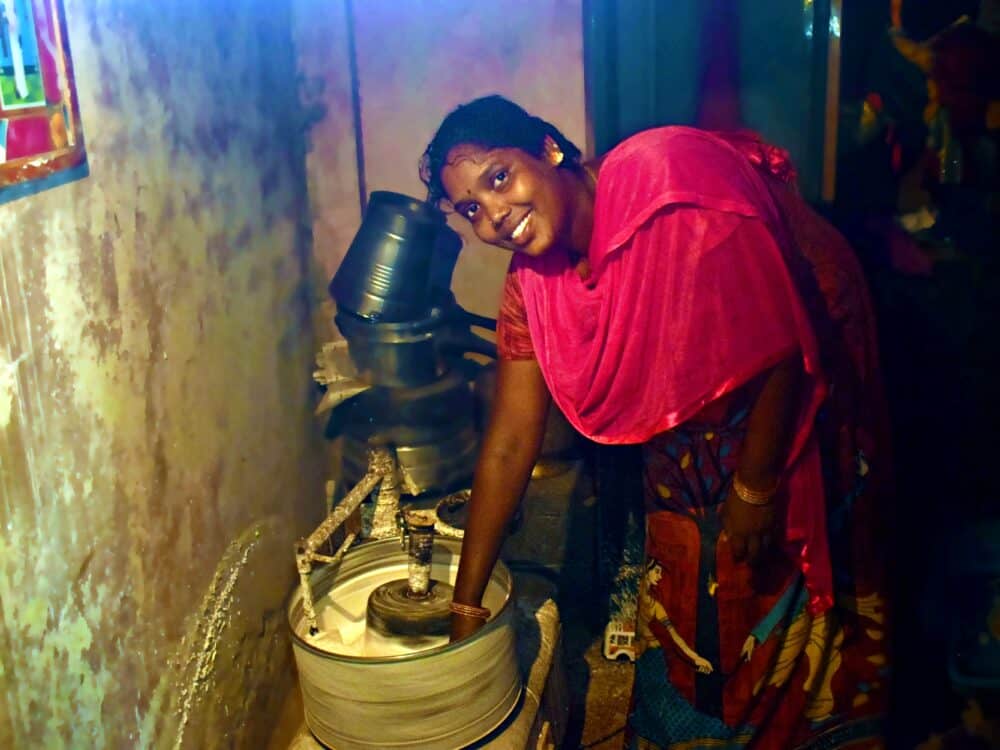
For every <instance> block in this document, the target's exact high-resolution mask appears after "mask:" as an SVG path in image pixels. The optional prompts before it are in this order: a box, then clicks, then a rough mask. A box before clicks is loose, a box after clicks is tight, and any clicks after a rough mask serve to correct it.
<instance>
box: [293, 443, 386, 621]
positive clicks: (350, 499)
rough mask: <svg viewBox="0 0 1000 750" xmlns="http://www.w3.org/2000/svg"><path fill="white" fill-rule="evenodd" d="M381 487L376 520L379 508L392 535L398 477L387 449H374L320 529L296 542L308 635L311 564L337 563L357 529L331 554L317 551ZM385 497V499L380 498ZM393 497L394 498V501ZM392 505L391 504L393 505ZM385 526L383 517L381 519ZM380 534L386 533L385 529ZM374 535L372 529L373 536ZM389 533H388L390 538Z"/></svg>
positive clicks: (313, 616)
mask: <svg viewBox="0 0 1000 750" xmlns="http://www.w3.org/2000/svg"><path fill="white" fill-rule="evenodd" d="M380 483H381V484H382V488H381V490H380V492H379V499H378V502H377V504H376V519H379V509H380V508H381V515H382V516H384V517H390V513H391V519H392V525H393V533H395V519H396V513H397V512H398V510H399V480H398V478H397V471H396V460H395V458H394V457H393V454H392V452H391V451H390V450H388V449H386V448H375V449H373V450H372V451H371V453H370V454H369V458H368V473H367V474H365V475H364V477H362V478H361V481H360V482H358V483H357V484H356V485H354V487H352V488H351V491H350V492H348V493H347V495H346V496H345V497H344V499H343V500H342V501H341V502H340V503H339V504H338V505H337V506H336V507H335V508H334V509H333V510H332V511H330V513H329V514H327V516H326V518H324V519H323V521H322V522H321V523H320V525H319V526H317V527H316V529H315V530H314V531H313V532H312V533H311V534H310V535H309V536H308V537H306V538H305V539H300V540H299V541H297V542H296V543H295V567H296V569H297V570H298V573H299V582H300V583H301V585H302V610H303V612H304V614H305V616H306V621H307V622H308V623H309V634H310V635H315V634H316V633H318V632H319V627H318V625H317V619H316V608H315V605H314V602H313V594H312V587H311V586H310V585H309V574H310V573H311V572H312V564H313V562H325V563H336V562H339V561H340V559H341V558H342V557H343V556H344V554H345V553H346V552H347V548H348V547H350V546H351V544H352V543H353V542H354V540H355V539H357V536H358V531H357V529H350V530H349V531H348V533H347V536H346V537H345V538H344V542H343V543H342V544H341V545H340V548H339V549H338V550H337V552H336V553H335V554H334V555H324V554H321V553H318V552H316V550H317V549H319V546H320V545H321V544H323V543H324V542H325V541H326V540H327V539H329V538H330V535H331V534H333V532H334V531H336V530H337V529H338V528H339V527H340V526H341V525H343V524H344V523H345V522H347V521H348V519H349V518H350V517H351V516H352V514H353V513H354V512H355V511H356V510H357V509H358V506H359V505H361V503H362V501H363V500H364V499H365V498H366V497H368V496H369V495H370V494H371V493H372V491H373V490H374V489H375V488H376V487H378V486H379V484H380ZM383 496H384V497H383ZM393 498H394V499H393ZM393 503H394V504H393ZM381 522H382V525H383V526H384V525H385V523H386V521H385V518H382V519H381ZM382 533H385V532H384V530H383V531H382ZM372 535H373V536H374V529H373V534H372ZM391 535H392V534H388V536H391Z"/></svg>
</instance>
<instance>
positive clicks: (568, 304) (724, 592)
mask: <svg viewBox="0 0 1000 750" xmlns="http://www.w3.org/2000/svg"><path fill="white" fill-rule="evenodd" d="M422 177H423V179H424V181H425V183H426V184H427V186H428V190H429V196H430V199H431V200H432V201H438V202H440V201H445V202H447V203H448V204H450V206H451V207H452V208H453V209H454V210H455V211H456V212H457V213H459V214H460V215H461V216H463V217H464V218H465V219H466V220H468V221H469V222H470V223H471V225H472V228H473V230H474V231H475V233H476V234H477V235H478V236H479V237H480V238H481V239H483V240H484V241H486V242H488V243H490V244H493V245H497V246H499V247H502V248H505V249H507V250H511V251H513V258H512V261H511V266H510V271H509V272H508V275H507V279H506V285H505V289H504V298H503V304H502V308H501V313H500V317H499V321H498V330H497V335H498V349H499V352H500V362H499V365H498V377H497V394H496V399H495V402H494V411H493V415H492V419H491V422H490V426H489V429H488V431H487V434H486V435H485V436H484V440H483V445H482V449H481V453H480V457H479V460H478V464H477V467H476V475H475V479H474V482H473V488H472V501H471V507H470V513H469V519H468V523H467V525H466V536H465V542H464V544H463V552H462V564H461V568H460V571H459V576H458V580H457V582H456V586H455V602H454V604H453V607H452V611H453V613H454V614H453V621H452V637H453V639H458V638H462V637H464V636H466V635H468V634H470V633H472V632H474V631H475V629H477V628H478V627H479V626H481V625H482V623H483V622H484V621H485V619H486V617H488V613H487V612H486V611H485V610H484V609H482V608H481V606H480V604H481V597H482V592H483V589H484V587H485V584H486V581H487V578H488V575H489V572H490V570H491V569H492V566H493V564H494V562H495V561H496V558H497V555H498V552H499V548H500V544H501V542H502V536H503V531H504V529H505V527H506V525H507V522H508V520H509V518H510V517H511V515H512V513H513V512H514V510H515V508H516V506H517V503H518V502H519V499H520V497H521V495H522V493H523V491H524V488H525V485H526V483H527V481H528V477H529V473H530V470H531V467H532V465H533V464H534V461H535V459H536V457H537V453H538V450H539V445H540V443H541V438H542V433H543V429H544V424H545V419H546V415H547V410H548V408H549V403H550V400H555V402H556V404H557V406H558V407H559V408H560V409H561V410H562V411H563V412H564V414H565V415H566V417H567V418H568V419H569V421H570V422H571V423H572V424H573V425H574V426H575V427H576V428H577V429H578V430H580V431H581V432H582V433H583V434H584V435H586V436H588V437H589V438H591V439H593V440H596V441H598V442H603V443H619V444H621V443H633V444H642V445H643V456H644V473H645V495H646V554H647V560H649V561H650V563H648V564H647V568H648V569H650V570H652V569H653V568H654V567H656V568H658V569H659V570H660V571H661V575H652V576H647V580H646V584H645V587H646V590H645V591H644V594H645V595H644V596H643V597H641V600H640V612H639V620H640V624H641V625H642V626H644V627H647V628H648V629H649V631H650V632H651V634H652V636H654V637H655V641H656V642H657V643H658V645H659V647H657V648H649V647H648V645H649V644H648V643H646V644H645V645H646V646H647V647H646V648H645V649H644V650H643V652H642V653H641V655H640V656H639V659H638V661H637V663H636V680H635V688H634V691H633V700H632V710H631V713H630V716H629V727H628V737H629V740H628V741H629V743H630V746H631V747H641V748H646V747H649V748H668V747H676V748H682V747H683V748H700V747H722V746H724V747H744V746H753V747H758V748H782V749H783V748H792V747H812V746H815V747H848V746H849V747H852V748H853V747H878V746H879V740H878V736H879V733H880V726H879V721H878V718H879V716H880V715H881V712H882V710H883V708H884V701H885V683H886V676H887V666H886V657H885V649H886V641H885V622H884V613H883V610H882V599H881V591H882V578H881V567H880V566H879V565H878V564H877V559H878V555H877V554H876V552H877V545H876V543H875V539H876V536H875V534H876V533H877V531H876V528H875V527H876V523H875V519H876V514H875V510H876V506H875V505H874V504H873V498H874V497H875V496H876V494H877V493H878V492H879V491H880V490H881V489H882V486H883V484H884V482H883V480H882V477H883V475H884V473H885V472H884V467H885V466H886V465H887V457H886V455H885V453H884V449H883V444H884V440H883V437H884V436H883V432H882V429H881V421H880V417H881V414H882V402H881V400H880V398H881V394H880V392H879V384H878V376H877V367H876V352H875V342H874V334H873V326H872V320H871V314H870V307H869V304H868V299H867V296H866V292H865V289H864V283H863V280H862V277H861V273H860V270H859V268H858V265H857V263H856V261H855V259H854V258H853V256H852V254H851V252H850V249H849V248H848V247H847V246H846V244H845V243H844V241H843V239H842V238H841V237H840V236H839V235H838V234H837V233H836V232H835V230H833V229H832V227H830V226H829V225H828V224H826V223H825V222H824V221H822V220H821V219H820V218H819V217H818V216H816V215H815V214H814V213H813V212H812V211H811V210H810V209H809V208H808V207H807V206H806V204H805V203H804V202H803V201H802V200H801V199H799V198H798V197H797V195H796V194H795V193H794V189H793V188H792V186H791V183H792V181H793V179H794V172H793V170H792V168H791V166H790V164H789V162H788V159H787V156H786V155H785V154H784V152H782V151H780V150H778V149H775V148H773V147H770V146H767V145H765V144H763V143H761V142H760V141H759V140H757V139H756V138H753V137H751V136H747V135H726V136H723V135H720V134H712V133H707V132H703V131H698V130H694V129H691V128H678V127H671V128H659V129H655V130H650V131H646V132H643V133H639V134H638V135H636V136H633V137H631V138H629V139H628V140H626V141H625V142H623V143H622V144H621V145H619V146H617V147H616V148H615V149H613V150H612V151H611V152H610V153H609V154H607V155H606V156H605V157H604V158H603V159H601V160H600V161H599V162H595V163H592V164H583V163H582V162H581V160H580V151H579V149H577V148H576V147H575V146H574V145H573V144H572V143H570V142H569V141H568V140H567V139H566V138H565V137H564V136H563V135H562V134H561V133H560V132H559V131H558V130H557V129H556V128H555V127H554V126H552V125H550V124H549V123H547V122H544V121H542V120H540V119H538V118H534V117H531V116H530V115H528V114H527V113H526V112H524V110H522V109H521V108H520V107H518V106H517V105H515V104H513V103H511V102H509V101H507V100H505V99H503V98H501V97H497V96H493V97H486V98H483V99H479V100H476V101H473V102H471V103H469V104H467V105H464V106H462V107H459V108H458V109H457V110H455V111H454V112H452V113H451V114H449V115H448V117H447V118H445V120H444V122H443V123H442V124H441V127H440V128H439V130H438V132H437V134H436V135H435V137H434V139H433V141H432V142H431V144H430V145H429V146H428V148H427V151H426V152H425V154H424V160H423V164H422ZM653 561H655V566H654V565H653ZM659 612H664V613H669V617H666V616H662V617H661V616H658V613H659ZM665 623H666V624H665ZM649 640H650V639H648V638H647V639H644V643H645V641H649ZM640 648H641V646H640ZM692 655H694V656H696V657H697V658H694V657H693V656H692ZM706 665H707V666H706Z"/></svg>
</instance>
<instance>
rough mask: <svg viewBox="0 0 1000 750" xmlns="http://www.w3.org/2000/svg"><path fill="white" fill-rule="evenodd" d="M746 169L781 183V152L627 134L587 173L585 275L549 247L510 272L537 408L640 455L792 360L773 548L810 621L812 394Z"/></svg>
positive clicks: (822, 560) (774, 214) (811, 341)
mask: <svg viewBox="0 0 1000 750" xmlns="http://www.w3.org/2000/svg"><path fill="white" fill-rule="evenodd" d="M758 169H760V170H763V171H767V172H770V173H771V174H775V175H778V176H779V177H783V178H785V179H789V178H791V177H792V176H793V175H794V173H793V171H792V170H791V167H790V164H789V162H788V160H787V156H786V155H785V154H784V152H782V151H780V150H778V149H774V148H773V147H769V146H766V145H765V144H762V143H761V142H760V141H758V140H755V139H753V138H750V137H743V136H731V137H730V136H727V137H720V136H719V135H715V134H711V133H708V132H704V131H700V130H695V129H692V128H684V127H666V128H658V129H655V130H648V131H645V132H642V133H640V134H638V135H636V136H633V137H632V138H630V139H628V140H626V141H625V142H623V143H622V144H621V145H619V146H618V147H616V148H615V149H614V150H613V151H611V152H610V153H609V154H608V156H607V157H606V159H605V160H604V162H603V164H602V166H601V173H600V178H599V180H598V184H597V195H596V202H595V206H594V228H593V235H592V237H591V241H590V247H589V253H588V255H589V261H590V267H591V274H590V276H589V277H588V278H587V279H586V280H582V279H581V278H580V277H579V275H578V274H577V272H576V271H575V269H574V268H573V266H572V264H571V262H570V259H569V256H568V254H567V253H566V252H564V251H560V250H553V251H550V252H549V253H546V254H545V255H543V256H540V257H537V258H532V257H528V256H520V255H519V256H517V257H516V258H515V260H514V261H513V264H512V268H513V270H514V273H516V274H517V277H518V281H519V282H520V285H521V288H522V291H523V294H524V302H525V311H526V313H527V318H528V327H529V329H530V331H531V338H532V343H533V346H534V349H535V354H536V356H537V358H538V362H539V365H540V367H541V370H542V373H543V375H544V377H545V380H546V383H547V384H548V387H549V390H550V391H551V393H552V397H553V399H554V400H555V402H556V404H557V405H558V406H559V408H560V409H561V410H562V411H563V413H564V414H565V415H566V417H567V419H568V420H569V421H570V422H571V423H572V424H573V425H574V426H575V427H576V428H577V429H578V430H579V431H580V432H581V433H582V434H584V435H586V436H587V437H589V438H591V439H593V440H595V441H597V442H602V443H642V442H645V441H646V440H648V439H649V438H651V437H652V436H653V435H656V434H657V433H660V432H663V431H665V430H669V429H671V428H672V427H675V426H677V425H679V424H681V423H682V422H684V421H686V420H687V419H690V418H691V417H692V416H694V415H695V414H696V413H698V412H699V411H700V410H701V409H702V408H703V407H704V406H705V405H706V404H708V403H709V402H711V401H713V400H715V399H717V398H719V397H721V396H723V395H725V394H727V393H729V392H731V391H732V390H734V389H735V388H737V387H739V386H741V385H743V384H744V383H746V382H747V381H748V380H750V379H751V378H752V377H753V376H755V375H756V374H758V373H760V372H762V371H763V370H765V369H767V368H768V367H771V366H773V365H774V364H776V363H778V362H779V361H781V360H782V359H784V358H786V357H788V356H790V355H791V354H793V353H794V352H796V351H797V352H799V353H800V355H801V357H802V363H803V367H804V369H805V372H806V373H807V375H808V377H809V386H808V388H807V389H806V395H805V398H804V401H803V404H802V408H801V410H800V416H799V419H798V426H797V428H796V434H795V438H794V441H793V445H792V448H791V451H790V454H789V457H788V462H787V466H786V470H785V474H784V482H785V487H786V488H787V493H788V509H787V517H786V532H787V533H786V542H787V544H788V545H789V547H790V548H791V549H790V551H791V552H792V553H793V554H795V555H796V556H797V557H798V559H799V563H800V567H801V569H802V570H803V572H804V574H805V577H806V585H807V587H808V588H809V592H810V610H811V611H812V612H813V613H814V614H818V613H819V612H822V611H824V610H825V609H827V608H828V607H829V606H830V605H831V604H832V575H831V570H830V561H829V551H828V544H827V540H826V523H825V502H824V496H823V482H822V472H821V467H820V456H819V450H818V445H817V440H816V437H815V435H814V431H813V421H814V419H815V416H816V412H817V409H818V408H819V405H820V404H821V402H822V401H823V399H824V398H825V396H826V382H825V379H824V377H823V374H822V372H821V370H820V365H819V351H818V345H817V341H816V336H815V335H814V332H813V329H812V325H811V323H810V321H809V317H808V315H807V312H806V308H805V306H804V305H803V302H802V299H801V297H800V295H799V292H798V291H797V289H796V286H795V284H794V282H793V279H792V276H791V274H790V272H789V269H788V266H787V264H786V262H785V260H784V257H785V253H783V247H784V248H785V250H786V252H788V251H790V248H789V247H788V243H789V242H790V241H791V240H790V239H789V238H788V237H787V236H786V233H785V230H784V228H783V223H782V217H781V214H780V210H779V208H778V207H777V206H776V205H775V203H774V202H773V200H772V198H771V195H770V193H769V191H768V189H767V186H766V184H765V183H764V181H763V180H764V178H763V177H762V175H761V174H760V173H759V172H758Z"/></svg>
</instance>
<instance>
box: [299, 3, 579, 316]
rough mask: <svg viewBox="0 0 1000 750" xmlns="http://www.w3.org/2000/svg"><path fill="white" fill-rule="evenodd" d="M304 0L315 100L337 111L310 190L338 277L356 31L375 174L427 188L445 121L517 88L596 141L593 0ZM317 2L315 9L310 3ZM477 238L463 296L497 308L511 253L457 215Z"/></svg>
mask: <svg viewBox="0 0 1000 750" xmlns="http://www.w3.org/2000/svg"><path fill="white" fill-rule="evenodd" d="M352 5H353V8H352V11H353V12H352V14H349V13H348V12H347V9H346V3H345V2H344V0H323V1H322V2H320V1H319V0H297V2H296V6H297V7H298V8H299V9H300V13H299V14H298V15H299V16H300V23H299V24H298V25H297V37H296V46H297V49H298V53H299V60H300V65H301V70H302V73H303V75H304V77H305V81H306V85H305V89H306V90H307V91H309V92H312V93H311V96H312V98H311V99H310V102H318V103H322V104H324V105H325V106H326V112H327V115H326V117H324V118H323V119H322V120H320V121H319V122H318V123H316V124H315V125H314V126H313V127H312V129H311V130H310V134H309V139H310V143H311V149H310V151H309V157H308V175H309V196H310V201H311V207H312V214H313V221H314V225H313V229H314V234H315V244H314V253H315V260H316V264H317V265H318V266H320V267H321V268H323V269H324V271H325V272H326V274H327V277H330V276H332V275H333V273H334V271H335V270H336V268H337V266H338V265H339V264H340V261H341V259H342V258H343V255H344V253H345V252H346V250H347V248H348V246H349V245H350V241H351V238H352V237H353V235H354V233H355V231H356V230H357V227H358V224H359V222H360V217H361V212H360V209H359V207H358V205H359V201H358V189H359V182H360V181H359V179H358V169H357V160H356V158H355V128H354V122H353V120H352V118H351V116H350V104H351V86H352V80H351V75H350V70H349V64H348V63H349V60H350V55H349V51H350V50H349V45H348V39H349V36H350V35H353V38H354V45H355V48H356V55H355V63H356V66H357V84H358V90H359V94H360V103H361V113H360V114H361V143H362V146H363V152H364V173H363V178H364V180H363V182H364V183H365V184H366V186H367V189H368V191H369V192H370V191H373V190H394V191H398V192H402V193H407V194H409V195H414V196H420V197H423V196H424V195H426V190H425V188H424V187H423V184H422V183H421V182H420V180H419V177H418V173H417V164H418V161H419V158H420V155H421V154H422V153H423V149H424V147H425V146H426V145H427V143H428V141H429V140H430V139H431V137H432V136H433V134H434V131H435V129H436V128H437V126H438V125H439V124H440V122H441V119H442V118H443V117H444V115H445V114H447V113H448V112H449V111H450V110H452V109H453V108H454V107H456V106H457V105H459V104H461V103H463V102H465V101H468V100H469V99H472V98H474V97H477V96H482V95H484V94H491V93H500V94H503V95H505V96H508V97H510V98H512V99H514V100H515V101H517V102H518V103H520V104H521V105H522V106H524V107H525V108H526V109H527V110H528V111H529V112H532V113H533V114H537V115H539V116H541V117H544V118H545V119H547V120H550V121H551V122H553V123H555V124H556V125H557V126H558V127H559V128H560V129H562V130H563V132H564V133H566V135H567V136H568V137H569V138H570V139H572V140H573V141H575V142H576V143H577V144H578V145H579V146H580V147H581V148H586V147H587V143H586V115H585V102H584V80H583V17H582V12H583V11H582V2H581V0H535V1H534V2H530V3H528V2H517V3H506V4H496V3H485V4H484V3H469V2H461V1H460V0H433V2H432V1H430V0H420V1H414V2H399V1H398V0H363V2H359V1H358V0H355V2H354V3H353V4H352ZM309 11H312V12H309ZM452 224H453V226H454V227H455V228H456V229H457V230H458V231H459V232H460V233H461V234H462V235H463V238H464V239H465V248H464V250H463V251H462V254H461V257H460V259H459V263H458V267H457V268H456V271H455V276H454V281H453V285H452V286H453V289H454V291H455V294H456V297H457V298H458V301H459V303H461V304H462V305H463V306H465V307H466V308H468V309H469V310H472V311H473V312H477V313H480V314H483V315H489V316H495V315H496V312H497V308H498V304H499V299H500V290H501V287H502V282H503V274H504V271H505V270H506V267H507V264H508V263H509V261H510V256H509V254H507V253H506V252H503V251H499V250H497V249H495V248H489V247H487V246H485V245H483V244H482V243H481V242H479V241H478V240H476V238H475V237H474V236H473V235H472V233H471V232H470V231H469V230H468V227H467V225H466V223H465V222H461V221H460V220H457V219H455V218H454V217H453V219H452Z"/></svg>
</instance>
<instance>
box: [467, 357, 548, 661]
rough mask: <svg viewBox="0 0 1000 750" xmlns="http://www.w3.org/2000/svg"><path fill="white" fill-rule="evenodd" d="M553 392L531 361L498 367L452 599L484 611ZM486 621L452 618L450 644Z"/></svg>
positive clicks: (499, 364) (519, 361)
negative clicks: (484, 600)
mask: <svg viewBox="0 0 1000 750" xmlns="http://www.w3.org/2000/svg"><path fill="white" fill-rule="evenodd" d="M549 401H550V398H549V391H548V388H547V387H546V385H545V380H544V379H543V378H542V371H541V369H539V367H538V362H537V361H535V360H533V359H524V360H504V359H501V360H499V362H498V363H497V381H496V396H495V398H494V399H493V413H492V414H491V415H490V420H489V424H488V425H487V428H486V434H485V435H484V436H483V443H482V446H481V448H480V450H479V459H478V460H477V462H476V472H475V477H474V479H473V481H472V496H471V498H470V500H469V515H468V520H467V521H466V524H465V538H464V540H463V542H462V559H461V562H460V564H459V568H458V579H457V580H456V581H455V595H454V600H455V601H456V602H458V603H460V604H470V605H473V606H480V604H481V602H482V597H483V591H485V589H486V583H487V581H488V580H489V577H490V574H491V573H492V572H493V566H494V564H495V563H496V560H497V557H498V556H499V554H500V546H501V545H502V544H503V541H504V534H505V532H506V530H507V526H508V524H509V523H510V520H511V518H512V517H513V515H514V511H515V509H516V508H517V505H518V503H519V502H520V500H521V496H522V495H523V494H524V489H525V487H526V486H527V484H528V478H529V477H530V476H531V469H532V467H533V466H534V465H535V461H536V460H537V458H538V452H539V450H540V449H541V445H542V436H543V435H544V433H545V420H546V417H547V416H548V411H549ZM482 625H483V621H482V620H480V619H477V618H473V617H468V616H465V615H458V614H452V616H451V640H452V641H456V640H459V639H460V638H464V637H465V636H467V635H470V634H471V633H473V632H475V631H476V630H478V629H479V628H480V627H481V626H482Z"/></svg>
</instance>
